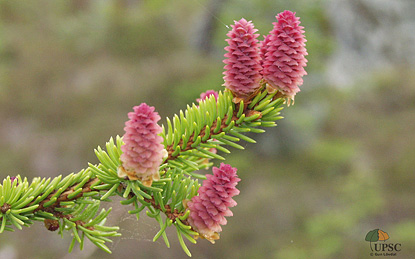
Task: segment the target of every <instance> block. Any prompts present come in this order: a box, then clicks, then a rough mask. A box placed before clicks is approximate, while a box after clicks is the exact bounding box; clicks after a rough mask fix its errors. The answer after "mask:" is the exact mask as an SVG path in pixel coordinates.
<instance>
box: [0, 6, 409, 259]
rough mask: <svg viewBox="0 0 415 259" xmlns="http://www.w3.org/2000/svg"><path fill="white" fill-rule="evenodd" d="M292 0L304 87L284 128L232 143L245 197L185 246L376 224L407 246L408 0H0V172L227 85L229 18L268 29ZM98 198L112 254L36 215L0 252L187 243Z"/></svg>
mask: <svg viewBox="0 0 415 259" xmlns="http://www.w3.org/2000/svg"><path fill="white" fill-rule="evenodd" d="M286 9H289V10H292V11H295V12H297V16H299V17H301V22H302V25H303V26H304V27H305V28H306V38H307V40H308V42H307V48H308V52H309V56H308V57H307V58H308V60H309V63H308V66H307V71H308V75H307V76H306V77H305V78H304V85H303V86H302V88H301V89H302V91H301V92H300V93H299V94H298V95H297V97H296V104H295V105H294V106H292V107H289V108H287V109H284V110H283V111H282V113H283V116H284V117H285V119H283V120H281V121H280V122H279V126H278V127H276V128H273V129H268V130H267V132H266V133H264V134H261V135H257V136H255V138H256V139H257V141H258V144H255V145H254V144H246V143H243V145H244V146H245V147H246V150H245V151H238V150H234V149H232V151H233V153H232V154H230V155H227V156H226V158H227V162H228V163H230V164H231V165H233V166H235V167H237V168H238V173H239V175H240V177H241V178H242V181H241V182H240V184H239V188H240V190H241V194H240V195H239V196H237V197H236V201H237V202H238V206H236V207H235V208H233V212H234V216H233V217H232V218H229V220H228V225H226V226H225V227H224V228H223V229H224V231H223V232H222V235H221V239H220V240H219V241H218V242H217V243H216V244H215V245H211V244H210V243H209V242H207V241H206V240H199V242H198V244H197V245H192V244H190V245H189V248H190V250H191V252H192V254H193V257H194V258H367V257H370V256H369V253H370V248H369V243H368V242H366V241H365V240H364V238H365V235H366V233H367V232H368V231H370V230H372V229H376V228H380V229H382V230H384V231H386V232H387V233H389V235H390V239H389V240H388V241H387V242H388V243H401V244H402V251H401V252H399V258H413V255H414V253H415V198H414V197H415V196H414V194H415V191H414V189H415V188H414V186H415V174H414V173H415V169H414V168H415V34H414V32H415V15H414V14H415V1H412V0H395V1H388V0H312V1H310V0H291V1H283V0H273V1H269V0H240V1H237V0H175V1H167V0H164V1H163V0H147V1H145V0H74V1H64V0H37V1H24V0H14V1H6V0H1V1H0V168H1V169H0V177H1V178H3V177H6V176H7V175H16V174H20V175H22V176H26V177H28V178H29V179H32V178H33V177H35V176H42V177H52V176H57V175H59V174H63V175H66V174H68V173H71V172H78V171H79V170H81V169H82V168H85V167H87V162H92V163H96V162H97V159H96V158H95V155H94V152H93V150H94V148H96V147H97V146H98V145H101V146H102V145H104V144H105V142H106V141H107V140H108V139H109V138H110V136H116V135H117V134H118V135H122V134H123V126H124V122H125V121H126V120H127V113H128V112H130V111H131V109H132V107H133V106H134V105H138V104H140V103H142V102H147V103H148V104H149V105H152V106H155V107H156V109H157V110H158V112H159V113H160V115H161V117H162V118H163V119H162V123H164V122H165V117H171V116H172V115H173V114H175V113H177V112H178V111H179V110H180V109H184V108H185V107H186V104H188V103H191V102H194V101H195V99H196V98H197V97H199V94H200V93H201V92H204V91H206V90H208V89H214V90H220V89H222V86H221V85H222V83H223V79H222V74H221V73H222V72H223V66H224V64H223V63H222V60H223V55H224V53H225V51H224V49H223V48H224V47H225V38H226V33H227V31H228V28H227V27H226V26H225V25H230V24H232V23H233V20H239V19H240V18H241V17H244V18H246V19H247V20H252V21H253V22H254V24H255V26H256V28H257V29H259V33H261V34H262V35H264V34H267V33H268V32H269V31H270V30H271V29H272V24H271V23H272V22H274V21H275V15H277V13H279V12H281V11H284V10H286ZM260 39H261V40H262V36H261V37H260ZM106 206H112V207H114V211H113V213H112V214H111V215H110V219H109V220H110V222H111V223H112V224H117V225H120V226H121V233H122V234H123V236H122V237H121V238H117V239H115V240H114V244H112V245H111V244H110V248H111V249H112V251H113V254H112V255H108V254H106V253H104V252H102V251H101V250H99V249H96V248H95V246H93V245H91V244H90V243H89V242H87V243H88V244H87V245H86V247H85V248H84V251H79V249H78V248H75V249H74V251H73V252H72V254H67V249H68V247H69V243H70V239H69V237H68V236H67V237H66V238H64V239H61V238H60V237H59V236H58V235H57V234H56V233H50V232H48V231H47V230H46V229H45V228H44V226H43V224H42V223H41V222H39V223H36V224H34V225H33V226H32V227H31V228H30V229H24V230H23V231H16V232H14V233H5V234H3V235H1V236H0V258H102V259H105V258H122V257H124V258H186V255H185V254H184V252H183V251H181V248H180V245H179V244H178V241H177V238H176V234H175V232H174V231H168V233H169V236H170V237H171V238H170V240H171V245H172V247H171V248H170V249H168V248H166V247H165V245H164V243H163V241H158V242H156V243H152V241H151V239H152V237H153V236H154V235H155V234H156V233H157V231H158V224H157V223H156V222H155V221H153V220H150V219H147V217H146V216H145V215H143V217H142V218H141V219H140V221H138V222H137V221H136V220H135V218H134V217H132V216H129V215H128V214H127V212H126V208H123V207H121V205H119V203H118V202H114V203H112V204H109V205H106ZM172 230H173V229H172Z"/></svg>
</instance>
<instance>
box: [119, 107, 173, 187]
mask: <svg viewBox="0 0 415 259" xmlns="http://www.w3.org/2000/svg"><path fill="white" fill-rule="evenodd" d="M133 109H134V112H129V113H128V118H129V119H130V120H129V121H127V122H126V123H125V127H124V130H125V134H124V137H123V141H124V143H125V144H124V145H123V146H121V150H122V152H123V153H122V154H121V157H120V160H121V162H122V166H121V167H120V168H119V170H118V175H119V176H120V177H125V176H128V178H129V179H130V180H140V181H141V182H142V183H143V184H145V185H147V186H150V185H151V183H152V181H153V179H158V178H159V171H158V168H159V166H160V164H161V162H162V161H163V156H164V155H165V152H166V151H165V149H164V146H163V145H162V144H161V143H162V141H163V138H162V137H161V136H159V135H158V134H159V133H161V131H162V128H161V127H160V126H159V125H158V124H157V122H158V121H159V120H160V116H159V115H158V113H157V112H155V111H154V107H150V106H148V105H147V104H145V103H142V104H141V105H140V106H135V107H134V108H133Z"/></svg>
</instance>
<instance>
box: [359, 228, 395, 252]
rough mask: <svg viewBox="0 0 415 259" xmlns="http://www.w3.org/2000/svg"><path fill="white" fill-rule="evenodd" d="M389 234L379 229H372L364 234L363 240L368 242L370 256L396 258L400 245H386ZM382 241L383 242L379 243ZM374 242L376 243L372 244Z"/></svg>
mask: <svg viewBox="0 0 415 259" xmlns="http://www.w3.org/2000/svg"><path fill="white" fill-rule="evenodd" d="M388 239H389V234H388V233H386V232H385V231H383V230H380V229H374V230H372V231H369V232H368V233H367V234H366V237H365V240H366V241H368V242H370V249H371V250H372V253H370V255H371V256H396V255H397V254H398V252H399V251H401V247H402V244H401V243H386V240H388ZM379 241H383V242H379ZM374 242H376V243H374Z"/></svg>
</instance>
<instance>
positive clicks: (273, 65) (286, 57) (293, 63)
mask: <svg viewBox="0 0 415 259" xmlns="http://www.w3.org/2000/svg"><path fill="white" fill-rule="evenodd" d="M276 18H277V20H278V22H274V23H273V24H274V29H273V30H272V31H270V35H269V36H267V37H266V38H265V40H264V41H263V42H262V48H263V49H262V50H261V55H262V57H263V58H264V61H263V69H264V70H263V72H262V73H263V76H264V79H265V80H266V81H267V83H268V84H269V88H268V90H269V91H270V92H273V91H276V90H279V91H280V92H281V93H282V94H283V95H284V96H285V97H288V98H289V99H291V100H294V96H295V95H296V93H298V92H299V91H300V88H299V86H300V85H302V84H303V78H302V77H303V76H304V75H306V74H307V72H306V71H305V70H304V67H305V66H306V63H307V59H305V57H304V56H306V55H308V53H307V50H306V48H305V42H306V39H305V37H304V34H303V33H304V30H303V29H304V27H303V26H300V21H299V19H300V18H299V17H295V13H293V12H291V11H284V12H282V13H279V14H278V15H277V16H276ZM267 41H268V42H267ZM264 53H265V55H264Z"/></svg>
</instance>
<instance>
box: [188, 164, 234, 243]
mask: <svg viewBox="0 0 415 259" xmlns="http://www.w3.org/2000/svg"><path fill="white" fill-rule="evenodd" d="M236 170H237V169H236V168H233V167H231V166H230V165H227V164H224V163H222V164H221V165H220V167H219V168H217V167H213V169H212V171H213V175H206V177H207V179H206V180H204V181H203V184H202V187H200V188H199V190H198V193H199V196H194V197H193V198H192V200H191V201H189V202H188V203H187V206H188V208H189V210H190V215H189V218H188V219H187V220H188V222H189V224H190V225H191V226H192V227H193V229H194V230H195V231H197V232H198V233H199V234H200V236H201V237H203V238H206V239H207V240H209V241H210V242H212V243H214V242H215V240H216V239H219V232H221V231H222V228H221V226H220V225H226V223H227V221H226V219H225V216H232V215H233V214H232V211H231V210H230V209H229V208H230V207H233V206H235V205H236V202H235V201H234V200H233V199H232V197H233V196H235V195H238V194H239V190H238V189H236V187H235V186H236V185H237V183H238V182H239V181H240V179H239V178H238V176H237V175H236Z"/></svg>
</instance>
